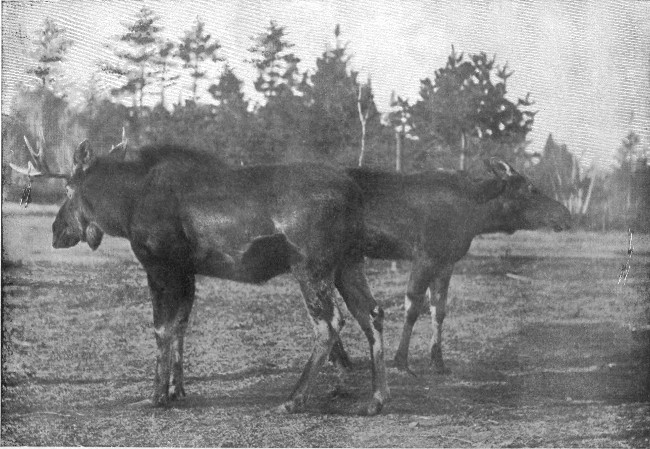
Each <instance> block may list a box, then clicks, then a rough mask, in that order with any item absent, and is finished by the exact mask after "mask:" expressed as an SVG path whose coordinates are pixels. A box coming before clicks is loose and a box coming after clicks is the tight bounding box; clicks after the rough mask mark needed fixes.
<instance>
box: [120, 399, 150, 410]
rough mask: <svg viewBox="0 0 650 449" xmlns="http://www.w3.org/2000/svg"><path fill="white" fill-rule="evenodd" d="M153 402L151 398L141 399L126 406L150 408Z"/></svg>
mask: <svg viewBox="0 0 650 449" xmlns="http://www.w3.org/2000/svg"><path fill="white" fill-rule="evenodd" d="M153 406H154V403H153V401H152V400H151V399H143V400H141V401H138V402H133V403H131V404H129V405H128V406H127V407H129V408H150V407H153Z"/></svg>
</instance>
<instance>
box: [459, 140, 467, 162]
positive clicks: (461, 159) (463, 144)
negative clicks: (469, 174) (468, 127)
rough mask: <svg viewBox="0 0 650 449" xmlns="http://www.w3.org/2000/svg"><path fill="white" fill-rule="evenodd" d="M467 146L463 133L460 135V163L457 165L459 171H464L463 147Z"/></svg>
mask: <svg viewBox="0 0 650 449" xmlns="http://www.w3.org/2000/svg"><path fill="white" fill-rule="evenodd" d="M466 145H467V142H466V138H465V131H462V132H461V133H460V161H459V164H458V169H459V170H465V147H466Z"/></svg>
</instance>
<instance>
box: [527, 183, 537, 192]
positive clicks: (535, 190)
mask: <svg viewBox="0 0 650 449" xmlns="http://www.w3.org/2000/svg"><path fill="white" fill-rule="evenodd" d="M528 192H529V193H533V194H537V193H539V190H537V187H535V186H534V185H532V184H528Z"/></svg>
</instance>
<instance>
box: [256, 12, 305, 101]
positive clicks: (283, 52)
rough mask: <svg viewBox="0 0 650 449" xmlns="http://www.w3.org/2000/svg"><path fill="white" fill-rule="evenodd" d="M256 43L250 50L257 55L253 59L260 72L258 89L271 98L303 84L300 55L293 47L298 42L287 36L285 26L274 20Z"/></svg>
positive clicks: (257, 83)
mask: <svg viewBox="0 0 650 449" xmlns="http://www.w3.org/2000/svg"><path fill="white" fill-rule="evenodd" d="M253 40H254V41H255V45H253V46H252V47H251V48H249V51H250V52H251V53H253V54H254V55H255V56H254V57H253V59H252V60H251V62H252V63H253V65H254V66H255V68H256V69H257V71H258V77H257V79H256V80H255V83H254V85H255V89H256V90H257V91H258V92H261V93H262V94H264V96H265V97H266V98H267V99H268V98H270V97H275V96H279V95H281V94H282V93H283V92H285V91H286V90H287V89H288V90H289V91H291V93H293V89H294V88H295V87H296V86H297V84H298V83H299V81H298V79H299V74H298V63H299V62H300V59H299V58H297V57H296V56H295V55H294V54H293V53H291V52H290V51H289V50H290V49H291V48H292V47H293V46H294V44H291V43H289V42H288V41H287V40H286V38H285V29H284V27H280V26H278V25H277V24H276V23H275V22H273V21H271V23H270V25H269V27H268V28H267V31H266V33H262V34H260V35H258V36H256V37H254V38H253Z"/></svg>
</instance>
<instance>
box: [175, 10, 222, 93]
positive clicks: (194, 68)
mask: <svg viewBox="0 0 650 449" xmlns="http://www.w3.org/2000/svg"><path fill="white" fill-rule="evenodd" d="M220 48H221V44H219V42H218V41H217V40H216V39H213V38H212V36H211V35H210V34H206V32H205V23H204V22H203V21H202V20H201V19H198V18H197V19H196V22H195V23H194V26H193V27H192V29H191V30H189V31H186V32H185V36H184V37H183V38H182V39H181V43H180V45H179V46H178V57H179V58H180V59H181V60H182V61H183V68H185V69H189V70H190V76H191V77H192V100H193V101H194V102H196V101H197V100H198V95H197V89H198V83H199V80H201V79H203V78H205V77H206V72H205V70H203V69H202V65H203V63H204V62H205V61H212V62H213V63H214V62H217V61H223V58H221V57H219V56H218V55H217V52H218V51H219V49H220Z"/></svg>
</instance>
